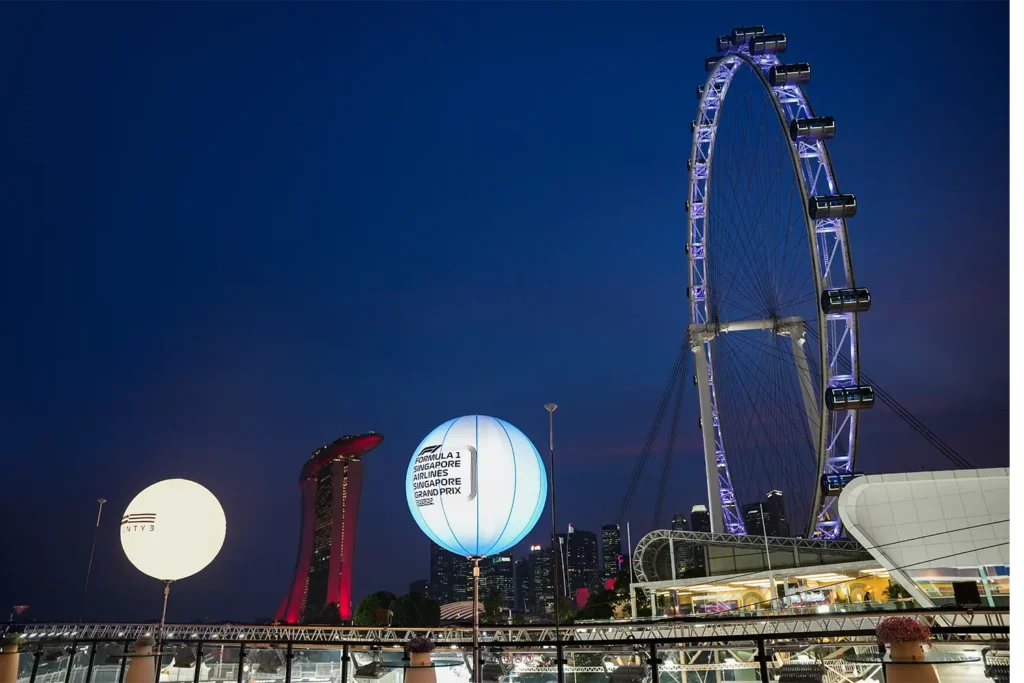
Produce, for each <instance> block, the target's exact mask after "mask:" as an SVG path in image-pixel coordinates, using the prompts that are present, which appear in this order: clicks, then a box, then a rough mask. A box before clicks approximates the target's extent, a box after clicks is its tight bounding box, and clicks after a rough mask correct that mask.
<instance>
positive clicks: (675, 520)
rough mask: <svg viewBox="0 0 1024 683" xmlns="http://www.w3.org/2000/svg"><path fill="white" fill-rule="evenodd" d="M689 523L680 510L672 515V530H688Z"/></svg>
mask: <svg viewBox="0 0 1024 683" xmlns="http://www.w3.org/2000/svg"><path fill="white" fill-rule="evenodd" d="M689 530H690V523H689V522H688V521H687V519H686V515H684V514H683V513H682V512H680V513H678V514H676V515H673V516H672V531H689Z"/></svg>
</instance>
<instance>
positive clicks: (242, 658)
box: [236, 643, 246, 683]
mask: <svg viewBox="0 0 1024 683" xmlns="http://www.w3.org/2000/svg"><path fill="white" fill-rule="evenodd" d="M245 655H246V652H245V643H242V644H241V645H239V646H238V671H237V672H236V673H237V683H242V667H244V666H245Z"/></svg>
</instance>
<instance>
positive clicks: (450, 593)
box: [427, 541, 473, 605]
mask: <svg viewBox="0 0 1024 683" xmlns="http://www.w3.org/2000/svg"><path fill="white" fill-rule="evenodd" d="M427 597H428V598H430V599H432V600H437V601H438V602H440V603H441V604H442V605H447V604H448V603H452V602H463V601H465V600H472V599H473V565H472V563H471V562H470V561H469V560H467V559H466V558H465V557H462V556H461V555H456V554H455V553H452V552H449V551H447V550H445V549H444V548H442V547H441V546H439V545H437V544H436V543H434V542H433V541H431V542H430V578H429V579H428V580H427Z"/></svg>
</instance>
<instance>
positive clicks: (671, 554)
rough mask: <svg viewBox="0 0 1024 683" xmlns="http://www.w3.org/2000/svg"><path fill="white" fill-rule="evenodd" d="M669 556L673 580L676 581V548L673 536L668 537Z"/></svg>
mask: <svg viewBox="0 0 1024 683" xmlns="http://www.w3.org/2000/svg"><path fill="white" fill-rule="evenodd" d="M668 556H669V560H670V561H671V562H672V580H673V581H675V580H676V546H675V544H674V543H673V542H672V536H669V537H668Z"/></svg>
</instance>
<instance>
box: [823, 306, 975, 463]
mask: <svg viewBox="0 0 1024 683" xmlns="http://www.w3.org/2000/svg"><path fill="white" fill-rule="evenodd" d="M805 327H806V329H807V331H808V334H809V335H810V336H812V337H814V339H815V341H817V340H818V331H817V330H816V329H815V328H814V327H813V326H812V325H808V324H806V323H805ZM841 360H842V361H845V363H846V367H845V368H844V369H845V370H849V359H847V358H846V357H845V356H844V357H842V358H841ZM860 376H861V379H862V380H863V381H864V382H866V383H867V384H870V385H871V388H872V389H874V391H875V394H876V395H877V396H878V398H880V399H881V400H882V403H884V404H885V405H886V406H888V407H889V408H890V409H891V410H892V411H893V412H894V413H896V415H897V416H898V417H899V418H900V419H901V420H903V421H904V422H905V423H907V424H908V425H909V426H910V427H911V429H913V430H914V431H916V432H917V433H918V434H919V435H920V436H921V437H922V438H924V440H925V441H927V442H928V443H929V444H931V445H932V446H933V447H934V448H935V449H936V450H937V451H939V453H941V454H942V455H943V456H944V457H945V458H946V459H947V460H949V461H950V462H952V463H953V464H954V465H956V466H957V467H959V468H961V469H968V470H969V469H975V466H974V465H973V464H972V463H971V462H970V461H969V460H968V459H967V458H965V457H964V456H962V455H960V453H958V452H957V451H956V449H954V448H953V447H952V446H950V445H949V444H948V443H946V442H945V441H943V440H942V438H940V437H939V436H938V435H937V434H936V433H935V432H933V431H932V430H931V429H929V428H928V427H927V426H926V425H925V424H924V423H923V422H921V420H919V419H918V418H917V417H916V416H914V414H913V413H911V412H910V411H909V410H908V409H907V408H906V407H904V406H903V404H901V403H900V402H899V401H898V400H896V398H895V397H894V396H893V395H892V394H890V393H889V392H887V391H886V390H885V389H884V388H882V386H881V385H879V384H878V382H877V381H875V380H874V379H873V378H871V377H869V376H868V374H867V373H866V372H863V371H861V373H860Z"/></svg>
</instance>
